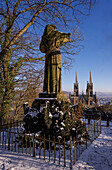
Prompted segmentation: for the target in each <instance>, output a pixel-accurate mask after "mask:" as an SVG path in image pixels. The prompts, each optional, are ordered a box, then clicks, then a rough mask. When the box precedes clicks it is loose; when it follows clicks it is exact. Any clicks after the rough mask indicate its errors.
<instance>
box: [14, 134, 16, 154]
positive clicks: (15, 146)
mask: <svg viewBox="0 0 112 170" xmlns="http://www.w3.org/2000/svg"><path fill="white" fill-rule="evenodd" d="M14 134H15V152H16V132H15V133H14Z"/></svg>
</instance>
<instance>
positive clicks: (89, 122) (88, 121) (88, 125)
mask: <svg viewBox="0 0 112 170" xmlns="http://www.w3.org/2000/svg"><path fill="white" fill-rule="evenodd" d="M89 125H90V116H89V115H88V127H89Z"/></svg>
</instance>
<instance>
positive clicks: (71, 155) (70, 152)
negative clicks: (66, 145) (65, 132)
mask: <svg viewBox="0 0 112 170" xmlns="http://www.w3.org/2000/svg"><path fill="white" fill-rule="evenodd" d="M70 169H72V137H71V136H70Z"/></svg>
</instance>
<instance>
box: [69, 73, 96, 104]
mask: <svg viewBox="0 0 112 170" xmlns="http://www.w3.org/2000/svg"><path fill="white" fill-rule="evenodd" d="M70 101H71V103H72V104H73V105H75V104H78V103H81V104H82V105H83V106H84V107H94V106H95V105H97V97H96V93H95V94H93V83H92V78H91V72H90V78H89V82H88V81H87V88H86V94H84V93H83V92H82V94H81V95H79V84H78V81H77V73H76V75H75V83H74V95H71V96H70Z"/></svg>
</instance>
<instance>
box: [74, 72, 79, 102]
mask: <svg viewBox="0 0 112 170" xmlns="http://www.w3.org/2000/svg"><path fill="white" fill-rule="evenodd" d="M78 102H79V87H78V81H77V72H76V75H75V83H74V104H78Z"/></svg>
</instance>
